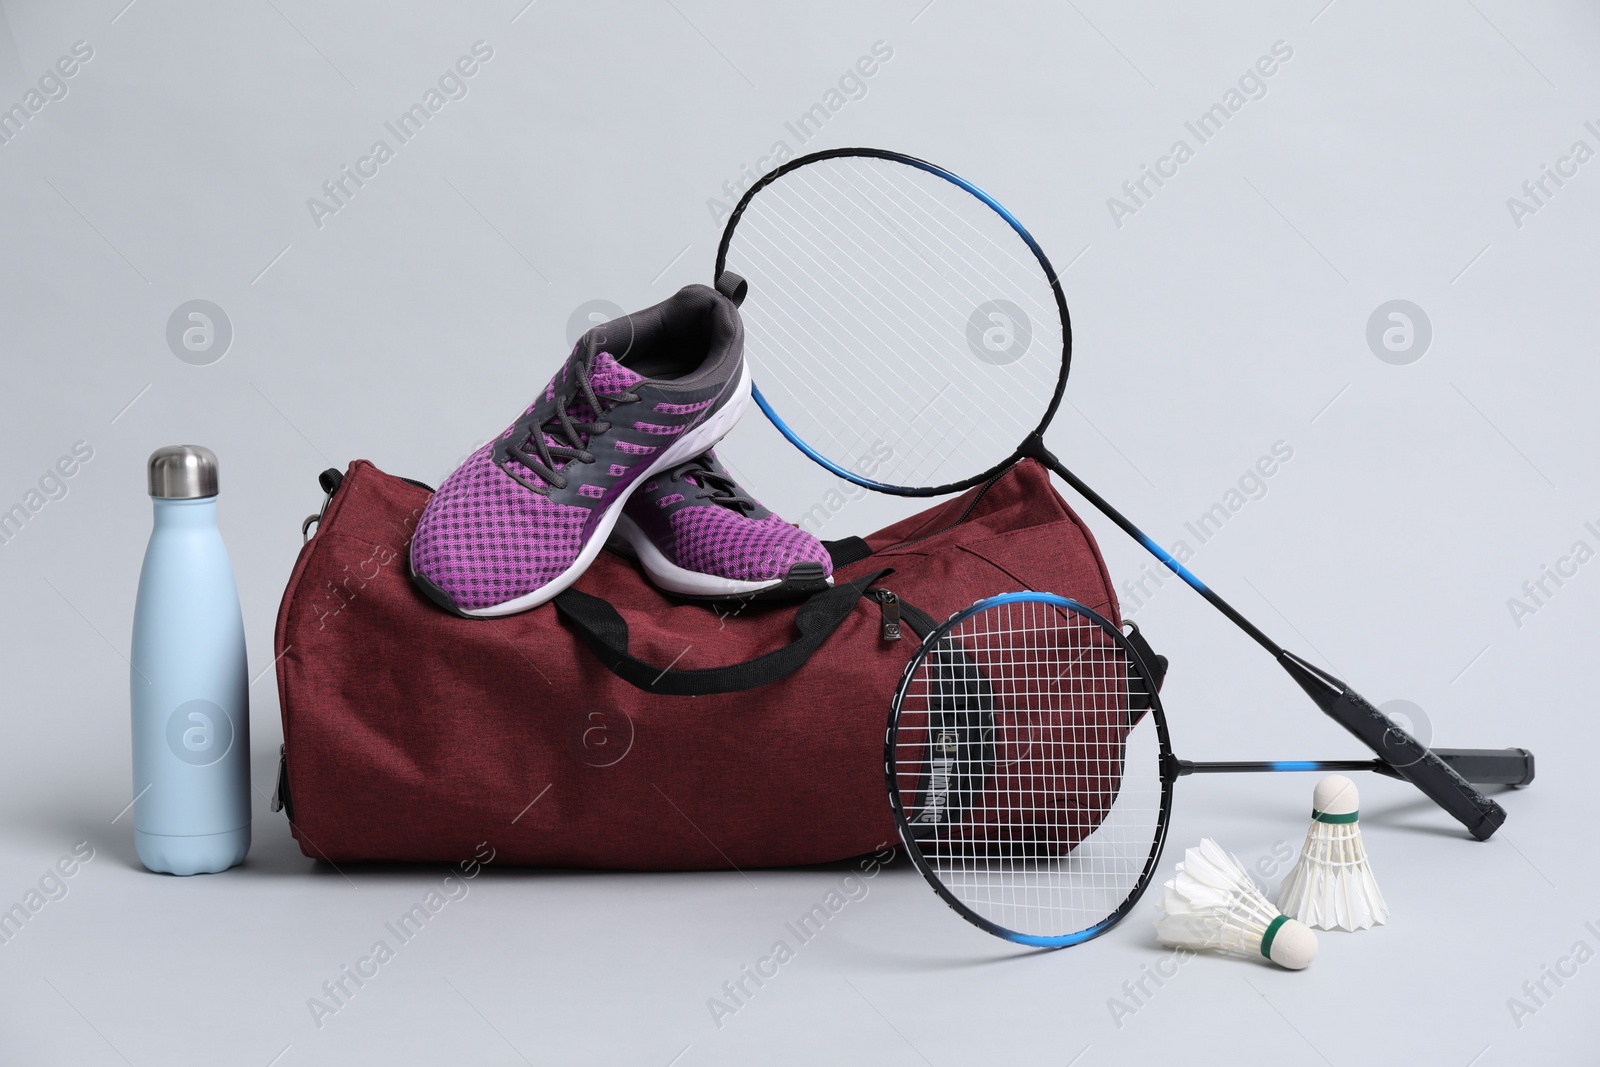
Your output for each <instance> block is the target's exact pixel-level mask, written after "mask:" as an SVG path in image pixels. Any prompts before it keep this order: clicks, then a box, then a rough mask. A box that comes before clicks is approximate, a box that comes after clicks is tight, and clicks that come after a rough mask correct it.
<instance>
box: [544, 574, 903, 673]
mask: <svg viewBox="0 0 1600 1067" xmlns="http://www.w3.org/2000/svg"><path fill="white" fill-rule="evenodd" d="M889 570H890V568H887V567H886V568H884V569H883V570H878V571H873V572H872V573H871V574H865V575H862V576H861V577H860V578H857V579H855V580H854V581H849V582H844V583H842V584H840V585H836V586H834V587H833V588H832V589H828V590H825V591H824V592H821V593H817V594H815V595H813V596H812V597H811V599H809V600H807V601H806V602H805V603H804V604H802V605H801V606H800V609H799V610H798V611H796V612H795V615H794V625H795V629H797V630H799V631H800V636H799V637H798V638H796V639H795V640H794V641H792V642H790V643H789V644H787V645H785V646H784V647H783V648H780V649H776V650H775V651H772V652H768V653H766V654H765V655H761V656H757V657H756V658H755V659H748V660H745V661H744V662H743V663H730V664H728V665H727V666H726V667H700V668H696V669H693V670H674V669H673V668H672V666H671V664H668V665H667V666H666V667H660V666H658V665H656V664H653V663H646V662H645V661H644V660H641V659H637V658H635V657H633V656H631V655H629V654H628V624H627V622H625V621H624V620H623V618H622V616H621V615H620V614H618V613H617V609H616V608H614V607H612V606H611V605H610V604H609V603H608V602H607V601H604V600H602V599H600V598H599V597H597V596H591V595H590V594H588V593H581V592H579V591H578V590H576V589H568V590H566V591H565V592H563V593H561V594H559V595H558V596H557V597H556V598H555V600H554V604H555V606H556V610H557V611H558V612H560V614H561V617H562V618H563V619H565V620H566V621H567V623H568V625H570V626H572V628H573V629H575V630H577V631H578V636H579V637H581V638H583V642H584V644H586V645H588V646H589V650H590V651H591V652H593V653H594V654H595V657H596V658H597V659H599V661H600V662H601V663H602V664H604V665H605V667H606V669H607V670H609V671H610V672H611V673H612V674H615V675H616V676H617V677H618V678H621V679H622V680H623V681H625V682H627V683H628V684H630V685H633V686H637V687H638V688H640V689H643V690H644V691H645V692H647V693H661V694H663V695H664V696H709V695H710V694H712V693H736V692H738V691H740V690H742V689H755V688H756V687H758V686H763V685H767V684H768V683H770V682H776V681H777V680H778V679H780V678H786V677H788V676H789V675H791V674H793V673H794V672H795V671H797V670H799V669H800V668H801V667H802V666H804V665H805V662H806V661H807V660H808V659H810V658H811V655H812V653H814V652H816V651H817V649H819V648H821V647H822V644H823V642H824V641H826V640H827V639H828V638H829V637H830V636H832V634H833V632H834V631H835V630H837V629H838V628H839V626H840V624H842V623H843V622H844V620H845V619H846V618H847V617H848V616H849V615H850V612H851V611H853V610H855V606H856V601H858V600H860V599H861V597H862V596H863V595H865V593H866V590H867V587H868V586H869V585H871V584H872V583H873V582H876V581H877V580H878V579H879V578H882V577H883V576H884V575H885V574H888V573H889Z"/></svg>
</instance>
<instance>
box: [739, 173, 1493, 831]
mask: <svg viewBox="0 0 1600 1067" xmlns="http://www.w3.org/2000/svg"><path fill="white" fill-rule="evenodd" d="M716 278H717V281H718V284H719V286H721V287H723V288H725V289H727V288H735V289H738V290H739V291H740V292H739V295H742V296H745V299H744V303H743V309H742V310H743V313H744V316H745V323H746V352H747V356H748V358H749V359H750V361H751V364H752V366H753V369H754V372H755V375H756V388H755V390H754V391H753V398H754V399H755V401H756V403H757V404H758V405H759V406H760V407H761V409H762V411H764V412H765V413H766V414H767V416H768V417H769V418H770V419H771V420H772V422H773V424H774V425H775V426H776V427H777V428H778V430H779V431H780V432H781V433H782V434H783V435H784V436H785V437H787V438H788V439H789V440H790V441H791V442H793V443H794V444H795V446H796V447H798V448H799V449H800V450H801V451H802V452H804V453H805V454H806V455H807V456H809V457H811V458H812V459H813V460H815V461H816V462H817V463H819V464H821V465H822V466H823V467H825V468H827V469H828V470H830V471H832V472H833V473H835V474H837V475H839V476H840V477H842V478H845V479H847V480H849V481H851V482H854V483H855V484H857V485H861V486H864V487H866V488H868V489H872V490H876V491H878V492H883V493H892V494H897V495H902V496H933V495H940V494H945V493H951V492H956V491H958V490H961V489H965V488H968V487H971V486H975V485H978V484H980V483H982V482H984V481H985V480H987V479H989V478H993V477H995V476H996V475H998V474H999V473H1000V472H1001V471H1003V470H1005V469H1006V468H1008V467H1009V466H1011V465H1012V464H1013V463H1015V462H1016V461H1018V460H1019V459H1022V458H1025V457H1026V458H1032V459H1035V460H1037V461H1039V462H1040V463H1042V464H1043V465H1044V466H1046V467H1047V468H1048V469H1050V470H1052V471H1054V472H1055V473H1056V474H1057V475H1058V476H1059V477H1061V478H1062V479H1063V480H1064V481H1066V483H1067V484H1068V485H1070V486H1071V487H1072V488H1073V489H1074V490H1076V491H1077V492H1078V493H1079V494H1080V495H1082V496H1083V497H1084V498H1085V499H1086V500H1088V501H1089V502H1090V503H1091V504H1093V505H1094V506H1095V507H1096V508H1097V509H1099V510H1100V511H1101V512H1102V513H1103V514H1104V515H1105V516H1106V517H1107V518H1109V519H1110V520H1111V521H1112V522H1114V523H1116V524H1117V525H1118V526H1119V527H1121V528H1122V529H1123V530H1124V531H1125V532H1127V533H1128V534H1129V535H1130V536H1132V537H1133V538H1134V539H1135V540H1136V541H1138V542H1139V543H1140V544H1142V545H1143V546H1144V547H1145V548H1146V549H1148V550H1149V551H1150V552H1151V553H1152V554H1153V555H1155V556H1156V558H1157V559H1159V560H1161V562H1162V563H1163V564H1165V565H1166V566H1167V567H1168V568H1170V569H1171V570H1172V571H1173V572H1174V573H1175V574H1177V575H1178V577H1180V578H1182V579H1183V581H1184V582H1185V583H1187V584H1188V585H1189V586H1190V587H1191V588H1193V589H1194V590H1195V591H1196V592H1198V593H1199V594H1200V595H1201V596H1203V597H1204V598H1205V599H1206V600H1207V601H1209V602H1210V603H1211V605H1212V606H1213V607H1215V608H1216V609H1217V610H1218V611H1220V612H1221V613H1222V614H1223V615H1224V616H1226V617H1227V618H1228V619H1229V620H1230V621H1231V622H1233V624H1234V625H1235V626H1237V627H1239V628H1240V629H1241V630H1243V631H1244V632H1245V633H1246V634H1247V635H1249V636H1250V637H1251V638H1252V639H1253V640H1254V641H1255V642H1256V643H1257V644H1259V645H1260V646H1261V647H1262V648H1264V649H1266V650H1267V652H1269V653H1270V654H1271V655H1272V656H1273V658H1274V659H1276V660H1277V662H1278V663H1279V665H1280V666H1281V667H1282V668H1283V669H1284V670H1285V671H1287V672H1288V673H1289V675H1290V676H1291V677H1292V678H1293V679H1294V680H1295V681H1296V682H1297V683H1298V684H1299V685H1300V687H1301V688H1302V689H1303V690H1304V691H1305V692H1306V693H1307V694H1308V695H1309V696H1310V697H1311V699H1312V700H1313V701H1315V702H1316V704H1317V705H1318V706H1319V707H1320V708H1321V709H1322V710H1323V711H1324V712H1325V713H1326V714H1327V715H1329V716H1330V717H1332V718H1333V719H1334V720H1335V721H1337V722H1338V723H1339V724H1340V725H1342V726H1344V727H1345V729H1347V730H1349V731H1350V732H1351V733H1352V734H1354V735H1355V736H1356V737H1358V738H1359V739H1360V740H1361V741H1362V742H1364V743H1365V744H1366V745H1368V746H1369V747H1370V748H1371V749H1372V750H1373V751H1374V752H1375V753H1377V754H1378V756H1379V757H1380V758H1381V759H1382V760H1383V762H1384V763H1385V764H1387V765H1388V766H1391V767H1393V768H1395V769H1396V770H1397V771H1398V772H1399V773H1400V774H1402V775H1403V776H1404V777H1405V778H1406V779H1407V780H1408V781H1410V782H1411V783H1412V784H1414V785H1415V786H1417V788H1419V789H1421V790H1422V792H1423V793H1425V794H1427V795H1428V796H1429V797H1430V798H1432V799H1433V800H1434V802H1435V803H1437V804H1438V805H1439V806H1440V807H1442V808H1444V809H1445V810H1446V811H1447V812H1449V813H1450V815H1452V816H1453V817H1454V818H1456V819H1457V820H1459V821H1460V822H1461V823H1462V824H1463V825H1464V826H1466V827H1467V829H1468V830H1469V831H1470V832H1471V833H1472V835H1473V836H1474V837H1476V838H1479V839H1480V840H1481V839H1486V838H1488V837H1489V836H1490V835H1491V834H1493V833H1494V831H1495V830H1496V829H1497V828H1498V827H1499V826H1500V824H1501V823H1503V822H1504V821H1505V817H1506V813H1505V810H1504V809H1503V808H1502V807H1500V805H1499V804H1497V803H1495V802H1494V801H1492V800H1490V799H1489V798H1488V797H1486V796H1484V795H1483V793H1482V792H1480V791H1479V790H1478V789H1476V788H1474V787H1473V786H1472V785H1470V784H1469V783H1468V782H1467V781H1466V780H1465V779H1464V778H1463V777H1462V776H1461V775H1460V774H1458V773H1457V772H1456V771H1454V770H1453V769H1452V768H1451V767H1450V765H1449V764H1448V763H1447V762H1446V761H1445V760H1443V759H1441V758H1439V757H1438V756H1437V755H1436V754H1434V753H1432V752H1430V751H1429V749H1428V748H1427V747H1426V746H1425V745H1423V744H1422V743H1421V742H1419V741H1418V740H1417V739H1416V738H1415V737H1413V736H1411V734H1410V733H1408V732H1406V731H1405V730H1403V729H1402V728H1401V727H1400V726H1399V725H1398V724H1396V723H1395V722H1394V721H1393V720H1391V719H1390V718H1389V717H1388V716H1386V715H1384V714H1383V713H1382V712H1381V711H1379V710H1378V709H1377V708H1376V707H1374V706H1373V705H1372V704H1371V703H1370V702H1368V701H1367V700H1366V699H1365V698H1363V697H1362V696H1361V695H1360V694H1359V693H1357V692H1356V691H1355V690H1353V689H1351V688H1350V687H1349V686H1348V685H1346V684H1345V683H1344V682H1343V681H1341V680H1340V679H1338V678H1336V677H1334V676H1333V675H1331V674H1329V673H1328V672H1326V671H1323V670H1321V669H1320V668H1318V667H1316V666H1314V665H1313V664H1311V663H1309V662H1307V661H1306V660H1305V659H1303V658H1301V657H1300V656H1297V655H1295V654H1294V653H1293V652H1290V651H1288V650H1287V649H1285V648H1283V647H1282V646H1280V645H1278V644H1277V643H1276V642H1275V641H1273V640H1272V639H1271V638H1270V637H1268V636H1267V635H1266V633H1264V632H1263V631H1262V630H1261V629H1260V628H1258V627H1257V626H1256V625H1255V624H1254V623H1252V622H1251V621H1250V620H1249V619H1247V618H1246V617H1245V616H1244V615H1243V614H1242V613H1240V612H1239V611H1238V610H1237V609H1236V608H1234V607H1233V606H1232V605H1231V604H1229V603H1228V602H1227V601H1225V600H1224V599H1223V598H1222V597H1221V596H1219V595H1218V594H1217V593H1216V592H1214V591H1213V590H1212V589H1211V588H1210V587H1208V586H1207V585H1206V584H1205V583H1204V582H1202V581H1201V580H1200V579H1199V578H1197V577H1196V576H1195V575H1194V574H1193V573H1191V572H1190V571H1189V570H1188V569H1187V568H1186V567H1184V566H1183V564H1181V563H1180V562H1178V560H1176V559H1174V558H1173V557H1172V556H1171V555H1170V554H1169V553H1168V552H1167V551H1166V550H1165V549H1163V548H1162V547H1161V546H1160V545H1158V544H1156V542H1155V541H1154V540H1152V539H1151V538H1150V537H1148V536H1147V535H1146V534H1144V533H1143V532H1142V531H1141V530H1140V529H1139V528H1138V527H1136V526H1135V525H1134V524H1133V523H1132V522H1131V521H1129V520H1128V519H1127V518H1126V517H1124V516H1123V515H1122V514H1121V513H1120V512H1119V511H1117V510H1116V509H1115V508H1113V507H1112V506H1111V505H1110V504H1109V503H1107V502H1106V500H1105V499H1104V498H1102V497H1101V496H1100V495H1099V494H1098V493H1096V492H1095V491H1094V490H1093V489H1091V488H1090V487H1089V486H1088V485H1087V484H1085V483H1084V482H1083V481H1082V480H1081V479H1079V478H1078V477H1077V476H1076V475H1075V474H1073V473H1072V472H1071V471H1070V470H1068V469H1067V467H1066V466H1065V465H1064V464H1062V462H1061V461H1060V460H1059V459H1057V458H1056V456H1055V455H1053V454H1052V453H1051V452H1050V450H1049V449H1048V448H1046V447H1045V443H1044V432H1045V429H1046V428H1047V427H1048V426H1049V425H1050V422H1051V420H1052V419H1053V418H1054V416H1055V413H1056V410H1057V408H1058V407H1059V406H1060V403H1061V398H1062V393H1063V390H1064V389H1065V387H1066V381H1067V374H1068V371H1069V369H1070V366H1071V353H1072V333H1071V327H1070V323H1069V319H1068V315H1067V304H1066V298H1065V296H1064V295H1063V293H1062V290H1061V285H1060V282H1059V281H1058V280H1057V277H1056V272H1055V269H1054V268H1053V267H1052V266H1051V265H1050V261H1049V259H1048V258H1047V257H1046V256H1045V253H1044V251H1043V249H1041V248H1040V247H1039V244H1038V242H1037V241H1035V240H1034V238H1033V236H1032V235H1031V234H1029V233H1028V231H1027V230H1026V229H1025V228H1024V227H1023V225H1022V224H1021V223H1020V222H1018V221H1017V219H1016V218H1015V217H1014V216H1013V215H1012V214H1011V213H1010V212H1009V211H1007V210H1006V209H1005V208H1004V207H1002V206H1001V205H1000V203H999V202H998V201H996V200H995V199H994V198H993V197H991V196H990V195H989V194H988V193H985V192H984V191H983V190H981V189H979V188H978V187H977V186H975V185H973V184H972V183H970V182H968V181H967V180H965V179H964V178H961V177H959V176H957V175H955V174H952V173H951V172H949V171H947V170H945V169H944V168H942V167H938V166H935V165H933V164H931V163H927V162H924V161H922V160H919V159H914V158H912V157H910V156H906V155H902V154H899V153H895V152H887V151H882V150H878V149H867V148H848V149H837V150H832V151H827V152H818V153H815V154H812V155H807V156H802V157H799V158H797V159H794V160H791V161H790V162H788V163H786V164H784V165H782V166H780V167H778V168H777V169H775V170H773V171H771V172H769V173H768V174H766V175H765V176H763V177H762V178H761V179H760V180H758V181H757V182H756V183H755V184H753V185H752V186H751V187H750V189H749V190H747V191H746V192H745V194H744V195H743V197H742V198H741V199H740V201H739V203H738V205H737V206H736V207H735V208H734V210H733V213H732V214H731V215H730V216H729V218H728V222H727V225H726V228H725V229H724V231H723V234H722V241H721V244H720V245H719V247H718V250H717V263H716ZM745 283H748V294H747V295H746V294H745V292H744V286H745Z"/></svg>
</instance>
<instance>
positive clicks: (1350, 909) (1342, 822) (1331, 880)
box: [1278, 774, 1389, 930]
mask: <svg viewBox="0 0 1600 1067" xmlns="http://www.w3.org/2000/svg"><path fill="white" fill-rule="evenodd" d="M1360 806H1361V805H1360V795H1359V794H1358V793H1357V792H1356V784H1355V783H1354V782H1352V781H1351V780H1350V779H1348V778H1346V777H1345V776H1344V775H1342V774H1330V775H1329V776H1328V777H1326V778H1324V779H1323V780H1322V781H1320V782H1318V783H1317V788H1316V792H1315V793H1313V794H1312V798H1311V829H1310V830H1308V831H1307V832H1306V843H1305V844H1304V845H1303V846H1302V847H1301V849H1300V858H1299V859H1298V860H1296V861H1295V865H1294V869H1293V870H1291V871H1290V872H1289V875H1288V877H1286V878H1285V879H1284V880H1283V885H1282V886H1281V887H1279V889H1278V907H1280V908H1282V909H1283V911H1284V914H1286V915H1291V916H1293V917H1294V918H1296V919H1299V920H1300V921H1301V922H1303V923H1305V924H1306V925H1307V926H1315V927H1316V928H1317V929H1319V930H1365V929H1366V928H1367V927H1369V926H1375V925H1382V924H1383V922H1384V920H1385V919H1387V918H1388V917H1389V906H1388V905H1387V904H1385V903H1384V902H1383V894H1382V893H1380V892H1379V891H1378V883H1377V881H1376V880H1375V879H1374V878H1373V877H1372V864H1371V863H1370V862H1369V861H1368V860H1367V847H1366V845H1365V844H1363V843H1362V840H1361V824H1360V822H1358V821H1357V816H1358V815H1359V811H1360Z"/></svg>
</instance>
